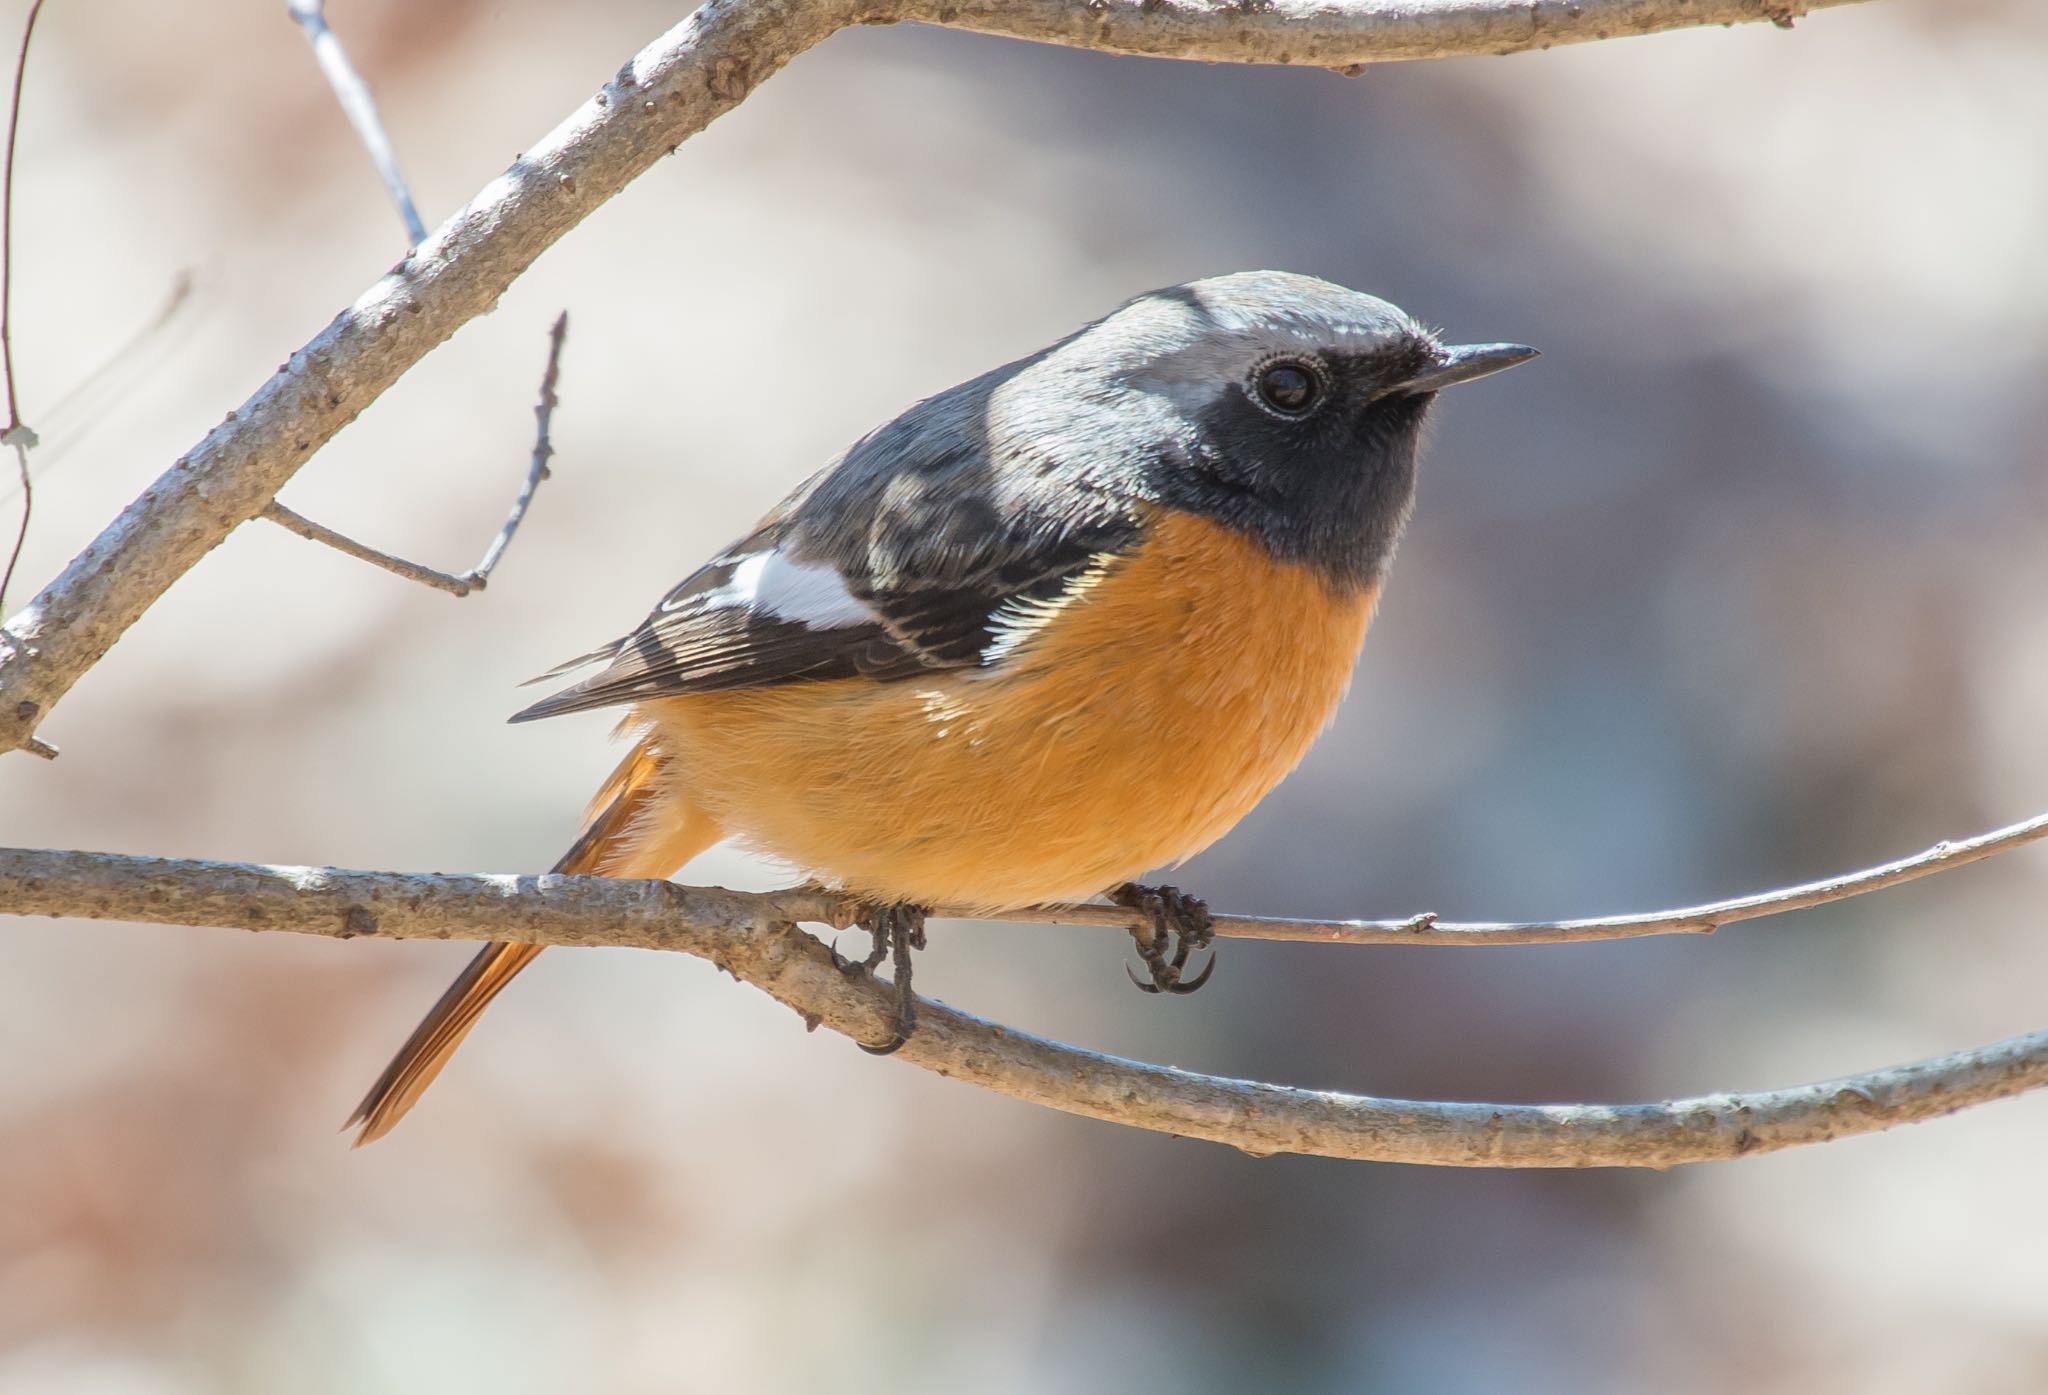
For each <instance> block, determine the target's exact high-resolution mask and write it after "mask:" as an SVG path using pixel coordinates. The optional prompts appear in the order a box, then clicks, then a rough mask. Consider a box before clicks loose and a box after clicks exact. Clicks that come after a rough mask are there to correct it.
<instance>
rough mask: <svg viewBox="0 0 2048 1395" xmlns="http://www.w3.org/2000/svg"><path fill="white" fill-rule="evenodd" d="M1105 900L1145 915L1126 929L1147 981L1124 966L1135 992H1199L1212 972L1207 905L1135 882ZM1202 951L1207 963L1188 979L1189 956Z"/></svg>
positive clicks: (1181, 893) (1171, 889)
mask: <svg viewBox="0 0 2048 1395" xmlns="http://www.w3.org/2000/svg"><path fill="white" fill-rule="evenodd" d="M1109 899H1110V900H1111V901H1113V902H1115V903H1116V904H1117V905H1119V906H1126V907H1129V908H1130V909H1131V910H1134V911H1138V912H1140V913H1141V914H1143V916H1144V917H1145V918H1144V920H1142V921H1140V922H1139V923H1138V924H1136V925H1133V926H1132V927H1131V938H1132V940H1134V941H1136V942H1137V946H1138V957H1139V958H1140V959H1142V960H1144V961H1145V968H1146V970H1147V973H1148V977H1149V979H1150V981H1149V982H1147V981H1146V979H1141V978H1139V977H1138V975H1137V974H1136V973H1135V972H1133V971H1132V969H1131V966H1130V965H1129V964H1126V965H1124V973H1125V974H1126V975H1127V976H1129V978H1130V980H1131V982H1132V983H1134V984H1136V985H1137V987H1138V988H1139V990H1140V991H1142V992H1146V993H1172V994H1174V995H1176V996H1182V995H1185V994H1188V993H1192V992H1194V991H1195V990H1196V989H1198V988H1200V987H1201V986H1202V985H1203V984H1205V983H1207V982H1208V981H1209V975H1211V974H1213V973H1215V972H1216V952H1215V950H1214V949H1212V948H1211V945H1212V944H1213V942H1214V941H1215V938H1216V930H1215V925H1214V922H1213V921H1212V920H1211V919H1210V916H1209V906H1208V903H1207V902H1204V901H1202V900H1200V899H1199V898H1197V897H1194V896H1190V895H1188V894H1187V893H1186V892H1184V891H1182V890H1180V889H1179V888H1178V887H1171V886H1140V885H1138V884H1137V883H1136V882H1126V883H1124V884H1123V885H1122V886H1120V887H1118V888H1117V889H1116V890H1115V891H1112V892H1111V893H1110V894H1109ZM1203 949H1207V950H1209V962H1208V963H1206V964H1204V965H1203V966H1202V971H1201V972H1200V973H1198V974H1196V975H1195V976H1194V977H1193V978H1188V977H1186V972H1187V967H1188V956H1189V955H1191V954H1193V953H1194V952H1195V951H1197V950H1203Z"/></svg>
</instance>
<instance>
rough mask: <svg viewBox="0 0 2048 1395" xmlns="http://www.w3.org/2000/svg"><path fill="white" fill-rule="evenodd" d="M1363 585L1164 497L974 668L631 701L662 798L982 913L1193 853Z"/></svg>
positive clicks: (1328, 700) (850, 884) (886, 887)
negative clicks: (649, 742) (1123, 540)
mask: <svg viewBox="0 0 2048 1395" xmlns="http://www.w3.org/2000/svg"><path fill="white" fill-rule="evenodd" d="M1373 602H1374V596H1373V594H1372V593H1370V592H1364V593H1350V594H1342V593H1339V592H1336V591H1334V590H1332V589H1331V588H1330V587H1329V586H1327V585H1326V584H1325V583H1324V582H1323V581H1322V580H1321V579H1320V578H1319V577H1317V576H1316V575H1315V574H1314V573H1312V572H1310V571H1308V570H1306V569H1304V568H1300V567H1296V566H1293V565H1290V564H1286V563H1279V562H1276V561H1274V560H1273V559H1272V558H1271V557H1270V556H1269V555H1268V554H1267V553H1266V552H1265V550H1264V549H1263V548H1261V547H1260V546H1259V545H1258V544H1256V543H1254V542H1252V541H1251V540H1249V539H1247V538H1244V537H1242V536H1240V535H1239V534H1237V533H1235V532H1233V531H1231V530H1228V529H1226V528H1223V527H1222V526H1220V525H1218V524H1213V523H1208V522H1205V521H1203V520H1200V519H1198V518H1195V517H1193V516H1191V515H1182V514H1176V515H1171V516H1167V517H1164V518H1162V519H1161V520H1160V521H1159V522H1158V523H1157V525H1156V526H1155V527H1154V528H1153V530H1152V531H1151V533H1150V535H1149V537H1148V539H1147V541H1146V542H1145V543H1144V544H1143V545H1142V546H1141V547H1140V548H1139V549H1138V550H1137V551H1136V552H1135V553H1134V554H1133V555H1132V556H1130V557H1129V558H1126V559H1124V560H1123V561H1121V562H1119V563H1117V564H1116V565H1115V566H1113V567H1112V568H1111V569H1110V570H1109V571H1108V572H1107V573H1106V574H1104V575H1103V576H1101V577H1100V578H1098V579H1097V580H1096V581H1094V582H1093V583H1092V584H1091V585H1090V587H1089V588H1088V590H1087V591H1086V593H1085V594H1084V595H1082V596H1081V597H1080V598H1078V599H1076V600H1074V601H1072V602H1071V603H1069V604H1068V605H1067V606H1066V607H1065V608H1064V609H1063V610H1062V611H1061V612H1060V614H1059V616H1058V617H1057V618H1056V619H1055V620H1054V621H1052V622H1051V623H1050V624H1049V625H1048V626H1047V627H1046V629H1045V630H1044V631H1043V632H1042V633H1041V634H1040V635H1039V636H1038V637H1036V638H1035V639H1033V640H1032V641H1031V642H1030V643H1029V644H1027V645H1026V646H1024V647H1023V648H1022V649H1020V650H1019V652H1018V653H1016V654H1015V655H1013V656H1012V657H1010V658H1009V659H1007V660H1005V661H1004V663H1003V664H1001V665H1000V666H998V667H996V668H994V669H990V670H979V671H964V672H960V673H950V674H944V675H939V676H935V677H934V678H933V679H931V680H929V681H916V680H912V681H907V682H894V683H872V682H867V681H864V680H848V681H843V682H831V683H815V684H808V685H806V684H793V685H789V686H786V687H780V688H768V689H759V690H753V691H744V692H733V693H707V694H701V695H692V696H688V697H679V698H669V699H664V700H662V701H660V702H655V703H650V704H647V705H646V706H645V707H644V708H643V709H641V715H642V716H644V717H646V718H648V719H650V720H651V721H652V722H653V724H654V726H655V728H656V734H655V735H656V740H657V741H658V743H659V744H660V746H661V747H662V749H663V751H664V752H665V753H666V754H667V756H668V757H669V759H670V762H671V768H672V770H673V773H674V779H675V780H676V781H677V788H676V791H675V793H676V795H677V796H678V797H679V798H680V799H681V800H684V801H686V802H687V803H689V804H693V805H696V806H699V807H701V808H702V809H703V810H705V811H706V812H708V813H709V815H710V816H711V817H712V818H713V819H714V820H716V822H717V823H718V824H719V825H721V826H722V827H724V828H725V829H726V830H727V831H728V832H729V833H731V834H732V835H733V836H735V837H738V838H740V839H741V840H743V841H744V842H746V843H747V844H749V845H751V846H752V847H754V848H756V849H758V850H760V851H762V852H766V853H768V854H770V855H772V856H775V857H777V858H780V859H782V860H784V861H787V862H789V863H791V864H793V865H794V866H796V867H798V868H801V869H803V870H804V871H806V872H809V873H811V874H813V875H816V876H818V877H820V878H821V879H823V880H824V881H826V882H828V883H830V884H832V885H836V886H841V887H844V888H846V889H848V890H851V891H855V892H858V893H861V894H863V895H870V896H875V897H877V898H883V899H890V900H908V901H917V902H923V903H926V904H939V903H944V904H952V905H971V906H979V907H989V908H995V907H1006V906H1017V905H1026V904H1029V903H1031V902H1034V901H1043V900H1055V899H1071V898H1078V897H1082V896H1088V895H1093V894H1095V893H1097V892H1100V891H1103V890H1106V889H1108V888H1109V887H1111V886H1114V885H1116V884H1118V883H1120V882H1123V881H1127V880H1129V879H1131V878H1133V877H1136V876H1139V875H1141V874H1142V873H1144V872H1146V871H1148V870H1150V869H1152V868H1156V867H1162V866H1165V865H1167V864H1169V863H1173V862H1177V861H1179V860H1180V859H1182V858H1184V857H1187V856H1189V855H1190V854H1192V853H1195V852H1198V851H1199V850H1201V849H1202V848H1204V847H1206V846H1208V845H1209V844H1210V843H1211V842H1213V841H1215V840H1216V839H1217V838H1219V837H1221V836H1222V835H1223V833H1224V832H1226V831H1227V830H1228V829H1229V828H1230V827H1231V825H1233V824H1235V823H1236V822H1237V821H1238V820H1239V819H1240V818H1242V817H1243V816H1244V815H1245V813H1246V812H1248V811H1249V810H1250V809H1251V807H1252V806H1253V805H1254V804H1256V803H1258V801H1259V800H1260V799H1261V798H1262V797H1263V796H1264V795H1265V793H1266V792H1267V791H1268V790H1270V789H1271V788H1272V787H1273V786H1274V785H1276V784H1278V783H1279V781H1280V780H1281V778H1282V777H1284V776H1285V775H1286V774H1287V772H1288V771H1290V770H1292V769H1293V768H1294V766H1295V764H1296V763H1297V762H1298V761H1300V759H1301V757H1302V755H1303V753H1304V752H1306V751H1307V750H1308V747H1309V744H1310V743H1311V742H1312V741H1314V740H1315V738H1316V736H1317V734H1318V733H1319V732H1321V731H1322V729H1323V727H1324V726H1325V725H1326V724H1327V723H1328V722H1329V719H1330V717H1331V714H1332V713H1334V712H1335V710H1336V707H1337V703H1338V701H1339V699H1341V698H1342V696H1343V694H1344V689H1345V687H1346V685H1347V684H1348V683H1349V681H1350V676H1351V668H1352V664H1353V662H1354V661H1355V659H1356V657H1357V653H1358V647H1359V644H1360V643H1361V642H1362V641H1363V639H1364V637H1365V629H1366V624H1367V622H1368V621H1369V620H1370V619H1371V616H1372V608H1373Z"/></svg>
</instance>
